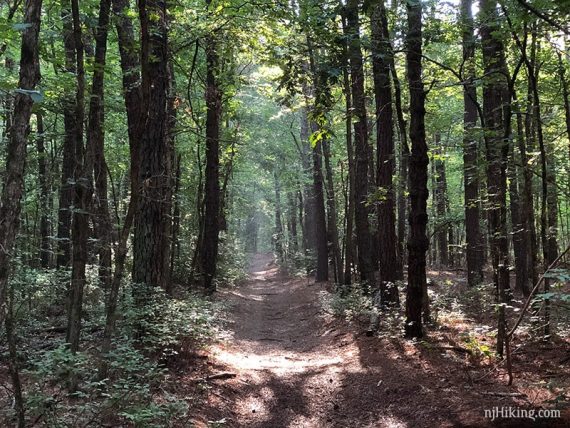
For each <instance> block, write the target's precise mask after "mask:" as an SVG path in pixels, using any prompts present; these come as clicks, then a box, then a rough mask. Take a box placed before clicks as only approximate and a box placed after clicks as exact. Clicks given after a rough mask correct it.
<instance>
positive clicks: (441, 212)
mask: <svg viewBox="0 0 570 428" xmlns="http://www.w3.org/2000/svg"><path fill="white" fill-rule="evenodd" d="M434 155H435V159H434V170H435V177H434V178H435V186H434V190H433V191H434V201H435V210H436V216H437V222H436V224H435V227H436V230H435V235H436V239H437V250H438V253H439V262H440V263H441V264H442V265H443V266H449V241H448V238H449V229H450V228H451V226H450V224H449V222H448V219H447V211H448V206H449V201H448V199H447V177H446V175H445V163H444V160H443V159H444V156H445V153H444V151H443V147H442V145H441V136H440V134H439V133H436V135H435V150H434Z"/></svg>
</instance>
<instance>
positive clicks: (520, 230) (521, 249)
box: [507, 118, 530, 296]
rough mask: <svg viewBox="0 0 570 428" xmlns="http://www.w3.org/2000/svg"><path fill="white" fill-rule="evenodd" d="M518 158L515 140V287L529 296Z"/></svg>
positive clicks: (512, 194) (512, 190)
mask: <svg viewBox="0 0 570 428" xmlns="http://www.w3.org/2000/svg"><path fill="white" fill-rule="evenodd" d="M517 122H518V123H517V128H518V132H517V138H521V137H522V135H521V134H522V123H520V122H521V120H519V119H518V118H517ZM517 163H518V162H517V159H516V156H515V151H514V141H513V144H510V148H509V163H508V167H507V174H508V178H509V203H510V209H511V223H512V237H513V253H514V262H515V275H516V282H515V289H516V290H518V291H520V292H522V293H523V294H524V295H525V296H528V294H529V292H530V290H529V287H528V260H527V252H526V249H527V245H526V243H525V241H524V239H525V235H526V234H525V226H524V223H523V218H524V217H523V215H522V214H521V213H523V212H524V211H523V209H522V207H521V205H522V204H521V197H520V186H519V174H518V171H517V166H516V165H517Z"/></svg>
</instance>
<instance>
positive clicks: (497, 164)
mask: <svg viewBox="0 0 570 428" xmlns="http://www.w3.org/2000/svg"><path fill="white" fill-rule="evenodd" d="M480 7H481V12H480V13H481V29H480V32H481V42H482V48H483V64H484V71H485V76H486V77H485V79H484V81H483V115H484V119H485V123H484V131H485V145H486V158H487V187H488V194H489V203H488V208H487V210H488V218H489V232H490V234H491V236H490V244H491V245H490V246H491V257H492V262H493V271H494V281H495V286H496V289H497V295H498V303H499V308H498V334H497V352H498V353H499V354H501V355H502V353H503V346H504V340H505V329H506V326H505V307H504V303H505V302H506V300H507V294H506V293H507V290H508V289H509V254H508V239H507V212H506V207H507V199H506V194H507V174H506V171H507V159H508V153H509V143H508V140H509V137H510V135H509V134H510V108H509V106H510V97H509V94H508V80H509V77H508V76H509V75H508V71H507V69H506V62H505V51H504V45H503V42H502V40H501V33H500V28H501V25H500V21H499V16H498V13H497V2H496V1H495V0H482V1H481V4H480Z"/></svg>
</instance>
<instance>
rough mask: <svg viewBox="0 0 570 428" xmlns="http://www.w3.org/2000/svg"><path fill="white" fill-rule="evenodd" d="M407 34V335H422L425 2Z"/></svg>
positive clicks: (411, 8) (415, 2)
mask: <svg viewBox="0 0 570 428" xmlns="http://www.w3.org/2000/svg"><path fill="white" fill-rule="evenodd" d="M407 10H408V34H407V36H406V42H407V49H408V52H407V54H406V60H407V61H406V62H407V71H408V82H409V87H410V140H411V142H412V153H411V156H410V170H409V186H410V187H409V190H410V216H409V224H410V236H409V240H408V284H407V287H406V326H405V332H406V336H407V337H422V335H423V331H422V310H423V309H424V302H423V300H424V291H425V289H426V251H427V249H428V246H429V241H428V238H427V236H426V226H427V198H428V189H427V172H428V171H427V168H428V163H429V159H428V147H427V144H426V135H425V123H424V118H425V92H424V87H423V82H422V4H421V2H420V1H419V0H410V1H409V2H408V3H407Z"/></svg>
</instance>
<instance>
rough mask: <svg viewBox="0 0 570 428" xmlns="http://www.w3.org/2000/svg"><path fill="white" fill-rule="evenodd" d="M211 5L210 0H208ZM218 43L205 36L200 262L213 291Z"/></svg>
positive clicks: (219, 99)
mask: <svg viewBox="0 0 570 428" xmlns="http://www.w3.org/2000/svg"><path fill="white" fill-rule="evenodd" d="M207 3H208V5H209V4H210V0H207ZM217 45H218V43H217V39H216V36H215V35H213V34H210V35H208V36H207V38H206V47H205V49H206V67H207V71H206V108H207V113H206V174H205V175H206V180H205V188H204V191H205V192H204V205H205V217H204V236H203V239H202V250H201V255H200V259H201V264H202V269H203V272H202V273H203V276H204V287H205V288H206V292H207V293H209V294H211V293H213V292H215V291H216V285H215V283H214V276H215V274H216V265H217V259H218V240H219V215H220V181H219V180H220V179H219V175H220V159H219V151H220V117H221V111H222V93H221V90H220V87H219V82H218V67H219V57H218V51H217V49H218V46H217Z"/></svg>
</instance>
